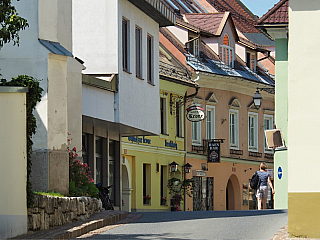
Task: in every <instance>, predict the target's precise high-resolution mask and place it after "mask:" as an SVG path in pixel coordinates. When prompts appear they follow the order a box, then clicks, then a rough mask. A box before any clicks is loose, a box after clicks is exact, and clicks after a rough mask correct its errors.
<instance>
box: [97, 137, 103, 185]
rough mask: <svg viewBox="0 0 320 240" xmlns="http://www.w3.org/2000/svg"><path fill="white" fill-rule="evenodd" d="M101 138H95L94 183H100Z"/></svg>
mask: <svg viewBox="0 0 320 240" xmlns="http://www.w3.org/2000/svg"><path fill="white" fill-rule="evenodd" d="M103 174H104V173H103V172H102V138H100V137H96V178H95V180H96V183H102V175H103Z"/></svg>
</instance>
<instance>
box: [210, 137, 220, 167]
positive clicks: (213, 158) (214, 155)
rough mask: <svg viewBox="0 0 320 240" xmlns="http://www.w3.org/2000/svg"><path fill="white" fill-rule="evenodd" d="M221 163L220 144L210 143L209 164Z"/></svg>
mask: <svg viewBox="0 0 320 240" xmlns="http://www.w3.org/2000/svg"><path fill="white" fill-rule="evenodd" d="M216 162H218V163H219V162H220V142H214V141H212V142H208V163H216Z"/></svg>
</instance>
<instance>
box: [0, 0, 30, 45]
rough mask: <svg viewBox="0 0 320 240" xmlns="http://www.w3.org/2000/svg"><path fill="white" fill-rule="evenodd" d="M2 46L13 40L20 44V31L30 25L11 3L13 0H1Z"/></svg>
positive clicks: (0, 31)
mask: <svg viewBox="0 0 320 240" xmlns="http://www.w3.org/2000/svg"><path fill="white" fill-rule="evenodd" d="M0 24H1V28H0V48H1V47H3V45H4V44H6V43H9V42H10V41H13V45H16V44H17V45H18V46H19V40H20V38H19V32H20V30H24V29H25V28H26V27H28V26H29V24H28V23H27V20H26V19H24V18H22V17H20V16H18V12H17V10H16V8H15V7H14V6H12V4H11V0H0Z"/></svg>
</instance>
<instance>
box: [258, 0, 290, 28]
mask: <svg viewBox="0 0 320 240" xmlns="http://www.w3.org/2000/svg"><path fill="white" fill-rule="evenodd" d="M288 22H289V0H280V1H279V2H278V3H277V4H275V5H274V6H273V7H272V8H271V9H270V10H269V11H268V12H267V13H266V14H264V15H263V16H262V17H261V18H260V19H259V20H258V24H259V25H261V24H288Z"/></svg>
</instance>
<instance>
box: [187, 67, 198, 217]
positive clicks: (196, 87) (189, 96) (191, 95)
mask: <svg viewBox="0 0 320 240" xmlns="http://www.w3.org/2000/svg"><path fill="white" fill-rule="evenodd" d="M196 73H197V75H198V76H197V78H196V79H194V80H193V81H195V82H196V81H198V80H199V79H200V73H199V72H196ZM199 88H200V87H199V86H195V89H196V92H195V93H193V94H190V95H187V91H186V93H185V95H184V106H185V107H186V102H187V99H188V98H191V97H194V96H196V95H197V94H198V92H199ZM185 110H186V109H185ZM186 136H187V119H186V121H185V122H184V150H185V153H184V164H186V163H187V141H186V139H187V138H186ZM183 179H184V180H185V179H186V172H185V171H184V170H183ZM183 205H184V211H185V212H186V211H187V192H186V191H184V203H183Z"/></svg>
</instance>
